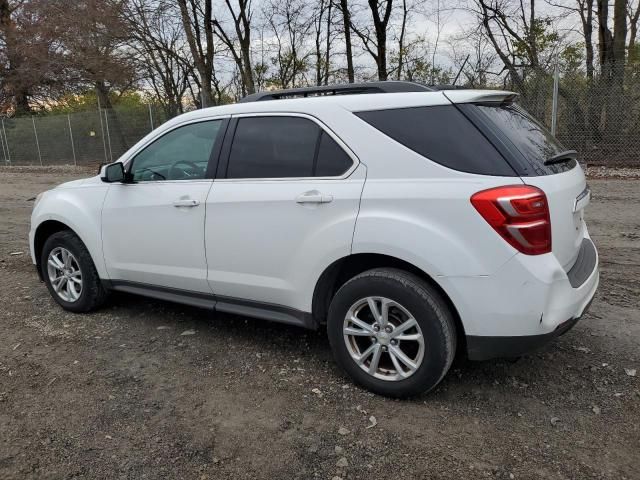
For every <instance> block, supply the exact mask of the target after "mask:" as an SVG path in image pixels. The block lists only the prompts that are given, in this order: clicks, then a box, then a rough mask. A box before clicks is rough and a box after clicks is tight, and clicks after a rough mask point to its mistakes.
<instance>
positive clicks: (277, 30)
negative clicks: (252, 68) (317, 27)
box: [265, 0, 314, 88]
mask: <svg viewBox="0 0 640 480" xmlns="http://www.w3.org/2000/svg"><path fill="white" fill-rule="evenodd" d="M313 13H314V12H313V11H308V10H307V8H306V3H305V2H304V1H302V0H281V1H280V0H277V1H276V0H273V1H271V2H270V3H269V4H268V5H267V7H266V8H265V17H266V19H267V22H268V24H269V26H270V27H271V35H272V36H273V38H274V42H273V43H274V48H275V52H274V56H273V58H272V62H273V64H274V66H275V67H276V72H275V75H274V80H275V82H274V83H276V84H277V85H278V86H280V87H281V88H289V87H295V86H298V85H299V84H300V83H304V81H305V78H304V75H305V73H306V71H307V69H308V67H309V57H311V55H312V54H313V53H312V51H311V50H310V49H309V48H308V46H309V44H310V41H309V40H310V38H309V37H310V34H311V29H312V27H313V24H314V22H313Z"/></svg>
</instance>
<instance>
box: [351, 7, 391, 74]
mask: <svg viewBox="0 0 640 480" xmlns="http://www.w3.org/2000/svg"><path fill="white" fill-rule="evenodd" d="M367 6H368V9H369V14H370V15H371V21H372V25H371V26H372V27H373V32H372V31H371V28H370V24H369V23H368V22H367V23H366V24H364V25H360V26H359V25H356V24H355V22H354V21H353V18H351V23H350V25H351V29H352V30H353V31H354V32H355V34H356V35H357V36H358V37H359V38H360V40H361V41H362V45H363V47H364V49H365V50H366V51H367V52H368V53H369V54H370V55H371V57H372V58H373V60H374V62H375V63H376V68H377V71H378V80H387V78H388V75H389V72H388V71H387V36H388V28H389V20H390V19H391V12H392V8H393V0H367Z"/></svg>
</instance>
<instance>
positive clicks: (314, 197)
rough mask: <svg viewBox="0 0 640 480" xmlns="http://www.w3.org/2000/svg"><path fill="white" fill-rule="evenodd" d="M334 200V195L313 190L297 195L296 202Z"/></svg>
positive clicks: (325, 201)
mask: <svg viewBox="0 0 640 480" xmlns="http://www.w3.org/2000/svg"><path fill="white" fill-rule="evenodd" d="M332 201H333V195H324V194H323V193H320V192H319V191H317V190H311V191H309V192H305V193H303V194H301V195H298V196H297V197H296V203H329V202H332Z"/></svg>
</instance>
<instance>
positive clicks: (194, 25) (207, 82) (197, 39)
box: [177, 0, 216, 106]
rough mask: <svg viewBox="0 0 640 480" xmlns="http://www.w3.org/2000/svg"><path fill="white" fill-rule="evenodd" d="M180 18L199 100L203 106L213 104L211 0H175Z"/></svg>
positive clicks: (213, 44)
mask: <svg viewBox="0 0 640 480" xmlns="http://www.w3.org/2000/svg"><path fill="white" fill-rule="evenodd" d="M177 2H178V6H179V7H180V18H181V19H182V26H183V28H184V33H185V36H186V38H187V43H188V45H189V50H190V51H191V57H192V59H193V63H194V66H195V69H196V71H197V72H198V76H197V77H196V78H195V81H196V83H197V85H198V87H199V88H200V102H199V103H202V104H204V105H203V106H208V105H214V104H215V100H214V95H213V90H212V86H213V84H214V79H215V67H214V57H215V55H216V44H215V42H214V36H213V27H212V23H211V21H212V18H213V17H212V15H213V6H212V3H211V2H212V0H177Z"/></svg>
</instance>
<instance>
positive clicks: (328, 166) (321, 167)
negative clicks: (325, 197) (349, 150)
mask: <svg viewBox="0 0 640 480" xmlns="http://www.w3.org/2000/svg"><path fill="white" fill-rule="evenodd" d="M352 163H353V162H352V161H351V158H350V157H349V155H347V154H346V153H345V151H344V150H343V149H342V147H340V145H338V144H337V143H336V141H335V140H334V139H333V138H331V137H330V136H329V135H327V133H326V132H322V133H321V134H320V145H319V147H318V160H317V162H316V171H315V176H316V177H337V176H340V175H342V174H343V173H344V172H346V171H347V170H349V167H351V164H352Z"/></svg>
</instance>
